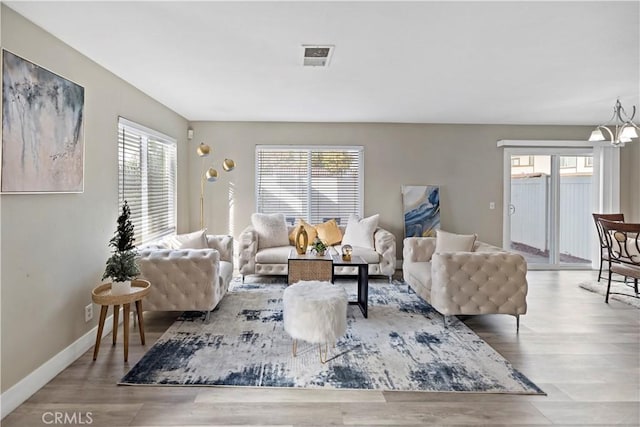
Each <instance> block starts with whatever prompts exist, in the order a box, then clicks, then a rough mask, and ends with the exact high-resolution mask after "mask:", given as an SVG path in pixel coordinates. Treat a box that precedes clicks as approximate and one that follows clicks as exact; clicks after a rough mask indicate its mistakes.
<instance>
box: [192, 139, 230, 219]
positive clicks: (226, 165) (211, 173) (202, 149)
mask: <svg viewBox="0 0 640 427" xmlns="http://www.w3.org/2000/svg"><path fill="white" fill-rule="evenodd" d="M196 153H197V154H198V157H200V158H202V173H201V174H200V228H201V229H203V228H204V183H205V182H216V181H217V180H218V171H217V170H215V169H214V168H213V167H210V168H208V169H206V168H205V164H204V159H205V157H209V154H211V147H209V146H208V145H207V144H205V143H204V142H201V143H200V145H199V146H198V148H197V149H196ZM235 167H236V164H235V162H234V161H233V160H231V159H224V161H223V162H222V169H224V170H225V172H231V171H232V170H233V169H234V168H235ZM205 169H206V170H205Z"/></svg>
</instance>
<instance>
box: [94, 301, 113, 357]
mask: <svg viewBox="0 0 640 427" xmlns="http://www.w3.org/2000/svg"><path fill="white" fill-rule="evenodd" d="M108 309H109V306H108V305H103V306H102V307H101V308H100V321H99V322H98V335H97V336H96V345H95V346H94V348H93V360H96V358H97V357H98V350H100V340H101V339H102V330H103V329H104V320H105V319H106V318H107V310H108Z"/></svg>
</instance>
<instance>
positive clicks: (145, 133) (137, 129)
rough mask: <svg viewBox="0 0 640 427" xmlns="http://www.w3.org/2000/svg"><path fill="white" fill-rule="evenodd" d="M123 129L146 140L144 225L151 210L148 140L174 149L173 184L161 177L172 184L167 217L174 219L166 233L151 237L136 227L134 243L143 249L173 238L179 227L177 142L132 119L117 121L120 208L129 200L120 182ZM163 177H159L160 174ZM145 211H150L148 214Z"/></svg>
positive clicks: (142, 167) (143, 149) (143, 154)
mask: <svg viewBox="0 0 640 427" xmlns="http://www.w3.org/2000/svg"><path fill="white" fill-rule="evenodd" d="M121 127H124V128H125V130H126V128H129V129H130V131H131V132H133V133H138V134H141V136H142V137H143V141H141V142H140V151H139V153H140V174H141V188H140V193H141V199H142V201H143V205H142V207H141V209H142V213H141V215H140V216H141V217H142V222H143V223H144V222H147V221H148V219H149V216H148V209H149V205H148V199H149V196H150V194H149V175H148V172H149V169H148V166H149V165H148V160H149V159H148V155H149V147H148V144H149V140H150V139H152V140H155V141H156V142H157V143H159V144H163V145H167V146H170V147H172V156H173V165H172V166H173V167H172V168H173V183H171V178H170V177H167V175H166V174H164V175H162V176H163V177H166V178H167V184H168V185H170V184H173V185H172V186H171V187H172V188H170V190H169V193H170V195H171V196H172V197H171V203H170V204H171V205H172V206H171V208H172V212H171V213H170V214H168V215H166V216H167V217H168V218H169V219H173V221H172V223H171V224H170V225H171V226H170V227H168V228H166V230H165V231H163V232H160V233H154V234H151V235H150V236H146V235H145V234H146V233H145V234H141V233H142V231H145V232H148V229H144V228H143V230H139V229H138V227H136V229H135V230H134V233H135V237H136V241H135V244H136V246H140V245H143V244H145V243H148V242H151V241H154V240H157V239H159V238H162V237H164V236H170V235H173V234H176V233H177V226H178V218H177V214H178V194H177V190H178V141H177V140H176V139H175V138H172V137H170V136H169V135H166V134H163V133H162V132H159V131H157V130H155V129H151V128H148V127H146V126H144V125H141V124H139V123H136V122H133V121H131V120H128V119H126V118H124V117H122V116H118V121H117V133H118V135H117V144H116V146H117V149H118V153H117V155H116V158H117V160H118V178H117V179H118V204H119V206H122V204H123V203H124V200H126V199H127V197H126V192H125V194H123V193H122V191H123V187H122V186H121V183H120V179H121V177H122V174H123V170H122V168H123V163H121V159H120V153H121V152H122V148H123V147H122V146H121V145H120V141H121ZM158 176H160V175H158ZM145 200H146V201H147V203H145ZM145 212H147V213H146V214H145ZM132 216H133V215H132Z"/></svg>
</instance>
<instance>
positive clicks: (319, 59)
mask: <svg viewBox="0 0 640 427" xmlns="http://www.w3.org/2000/svg"><path fill="white" fill-rule="evenodd" d="M333 48H334V46H333V45H324V46H323V45H308V44H303V45H302V51H303V61H302V65H304V66H305V67H328V66H329V61H330V60H331V55H332V54H333Z"/></svg>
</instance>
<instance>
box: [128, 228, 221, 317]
mask: <svg viewBox="0 0 640 427" xmlns="http://www.w3.org/2000/svg"><path fill="white" fill-rule="evenodd" d="M206 238H207V246H208V247H209V248H207V249H163V248H161V247H157V246H154V245H153V244H151V245H148V246H145V247H142V248H140V249H139V252H138V255H139V258H138V266H139V267H140V272H141V274H140V278H141V279H145V280H148V281H149V282H150V283H151V291H150V292H149V295H147V297H145V298H144V299H143V301H142V307H143V310H145V311H183V310H193V311H207V312H209V311H211V310H213V309H214V308H215V307H216V306H217V305H218V303H219V302H220V300H221V299H222V297H223V296H224V295H225V293H226V292H227V289H228V288H229V282H230V281H231V278H232V276H233V237H231V236H214V235H207V236H206Z"/></svg>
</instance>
